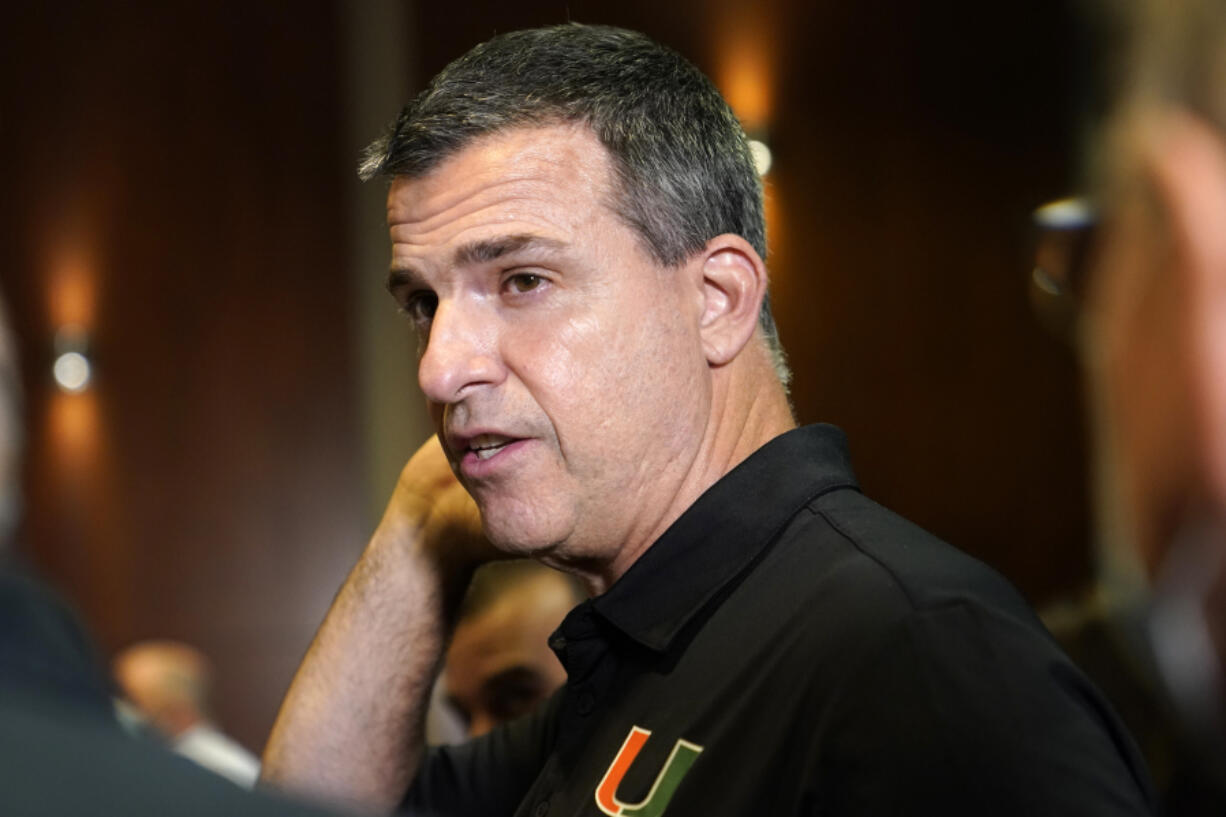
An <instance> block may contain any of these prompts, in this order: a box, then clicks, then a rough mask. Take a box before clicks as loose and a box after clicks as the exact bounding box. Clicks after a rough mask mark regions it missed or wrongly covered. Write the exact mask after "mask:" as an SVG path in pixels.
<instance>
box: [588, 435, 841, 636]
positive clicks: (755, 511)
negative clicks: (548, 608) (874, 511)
mask: <svg viewBox="0 0 1226 817" xmlns="http://www.w3.org/2000/svg"><path fill="white" fill-rule="evenodd" d="M858 487H859V486H858V485H857V484H856V479H855V476H854V474H853V473H852V470H851V460H850V458H849V456H848V453H847V440H846V437H845V436H844V435H843V432H842V431H840V430H839V429H837V428H835V427H834V426H831V425H813V426H806V427H804V428H797V429H793V430H792V431H789V432H787V433H785V434H781V435H779V436H778V437H776V438H774V439H773V440H771V441H770V442H768V443H767V444H766V445H764V446H762V447H761V448H759V449H758V450H757V451H755V452H754V453H753V454H751V455H750V456H749V458H748V459H746V460H745V461H744V462H742V463H740V464H739V465H737V466H736V467H735V468H734V469H732V470H731V471H730V472H728V473H727V474H726V475H725V476H724V477H723V478H722V479H720V480H719V481H718V482H717V483H715V484H714V485H712V486H711V487H710V488H708V489H707V491H706V492H705V493H704V494H703V495H702V496H700V497H699V498H698V500H697V501H696V502H695V503H694V504H693V505H691V506H690V507H689V508H688V509H687V510H686V511H685V513H683V514H682V515H681V516H680V517H679V518H678V519H677V521H676V522H674V523H673V524H672V525H671V526H670V527H669V529H668V530H667V531H665V532H664V535H663V536H661V537H660V538H659V539H657V540H656V542H655V543H654V544H653V545H652V546H651V547H650V548H648V549H647V551H646V552H645V553H643V555H642V556H640V557H639V559H638V561H636V562H635V563H634V564H633V565H631V566H630V569H629V570H627V571H626V572H625V574H624V575H623V576H622V577H621V578H620V579H619V580H618V581H617V582H616V583H614V585H613V586H612V587H611V588H609V590H608V591H607V592H606V593H604V595H602V596H600V597H598V598H596V599H594V600H593V602H592V606H593V607H594V609H595V611H596V612H597V613H598V614H599V615H600V617H602V618H604V619H605V620H606V621H608V622H609V623H610V624H612V625H613V626H614V627H616V628H617V629H618V630H621V631H622V632H623V633H625V634H626V635H627V636H629V637H630V638H631V639H633V640H634V641H636V642H638V643H639V644H642V645H643V646H645V647H647V648H649V649H652V650H655V651H659V652H662V651H664V650H666V649H668V647H669V645H670V644H671V643H672V641H673V639H674V638H675V637H676V635H677V633H678V632H680V630H681V629H682V628H683V627H684V626H685V625H686V624H687V623H688V622H689V621H690V620H691V619H692V618H693V617H694V616H695V615H696V614H697V613H698V611H699V610H701V609H702V608H703V607H704V606H705V605H706V604H707V603H708V602H709V601H710V600H711V599H712V598H714V597H715V596H716V595H717V594H718V593H719V592H720V590H721V589H722V588H723V587H724V586H725V585H727V584H728V583H729V582H731V581H732V580H733V579H734V578H736V577H737V576H738V575H739V574H740V573H741V572H742V571H743V570H744V569H745V568H746V567H748V566H749V564H750V563H751V562H753V561H754V560H755V559H756V558H757V557H758V555H759V554H761V553H762V552H763V551H764V550H765V549H766V547H767V546H768V545H770V544H771V543H772V542H774V541H775V539H776V537H777V536H778V535H779V533H780V531H782V529H783V527H784V525H786V524H787V522H788V520H790V519H791V518H792V517H793V516H794V515H795V514H796V512H797V511H798V510H800V508H802V507H804V506H805V505H806V504H808V503H809V502H811V501H812V500H813V499H814V498H816V497H817V496H819V495H820V494H823V493H826V492H827V491H831V490H834V489H836V488H855V489H858Z"/></svg>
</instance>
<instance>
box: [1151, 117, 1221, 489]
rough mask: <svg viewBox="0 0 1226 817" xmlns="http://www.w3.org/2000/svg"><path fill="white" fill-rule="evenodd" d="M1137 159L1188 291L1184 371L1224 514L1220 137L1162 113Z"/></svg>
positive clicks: (1207, 469) (1194, 121) (1206, 465)
mask: <svg viewBox="0 0 1226 817" xmlns="http://www.w3.org/2000/svg"><path fill="white" fill-rule="evenodd" d="M1143 153H1144V156H1143V159H1144V161H1145V164H1146V165H1147V168H1148V170H1149V175H1150V177H1151V179H1152V181H1153V183H1154V189H1155V191H1156V195H1157V197H1158V200H1159V205H1160V207H1161V208H1162V210H1163V213H1164V215H1165V217H1166V221H1167V228H1168V233H1169V236H1168V237H1169V240H1170V242H1171V255H1170V263H1171V265H1172V266H1173V267H1174V269H1170V270H1168V272H1169V273H1171V274H1172V275H1180V276H1183V279H1184V283H1186V285H1187V292H1188V304H1187V315H1188V324H1187V331H1188V333H1189V334H1188V335H1187V338H1188V341H1189V347H1188V352H1189V357H1190V360H1189V361H1188V363H1189V366H1188V371H1189V374H1190V377H1191V380H1192V382H1191V393H1192V400H1193V401H1194V405H1193V406H1192V408H1193V411H1194V415H1193V416H1194V417H1195V421H1194V422H1195V423H1196V428H1195V429H1194V430H1195V432H1196V437H1195V439H1197V440H1199V441H1200V443H1201V445H1200V451H1201V456H1203V457H1204V461H1203V463H1202V468H1203V478H1204V479H1205V481H1206V485H1205V486H1204V487H1205V489H1206V490H1207V491H1208V492H1209V493H1210V497H1209V499H1210V500H1211V501H1213V502H1214V503H1216V504H1218V505H1219V506H1220V507H1223V508H1226V136H1223V134H1221V133H1220V132H1218V131H1217V130H1215V129H1214V128H1212V127H1211V126H1210V125H1209V124H1208V123H1206V122H1205V121H1203V120H1202V119H1200V118H1199V117H1196V116H1193V115H1191V114H1188V113H1171V114H1164V115H1163V116H1162V118H1161V119H1160V120H1159V121H1158V122H1157V123H1156V124H1155V125H1154V127H1153V128H1152V129H1151V130H1149V131H1148V132H1147V133H1146V134H1145V139H1144V147H1143Z"/></svg>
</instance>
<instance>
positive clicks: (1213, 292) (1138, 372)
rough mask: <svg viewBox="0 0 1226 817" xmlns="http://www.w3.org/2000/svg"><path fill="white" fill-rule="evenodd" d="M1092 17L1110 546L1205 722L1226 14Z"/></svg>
mask: <svg viewBox="0 0 1226 817" xmlns="http://www.w3.org/2000/svg"><path fill="white" fill-rule="evenodd" d="M1096 11H1097V12H1098V14H1099V19H1101V20H1102V21H1105V23H1106V24H1107V28H1108V31H1107V39H1108V40H1109V41H1110V42H1114V43H1116V44H1118V47H1117V48H1114V49H1112V50H1111V51H1110V53H1109V57H1108V60H1107V63H1106V64H1107V73H1106V77H1105V79H1106V81H1105V82H1104V83H1103V87H1104V88H1105V89H1108V96H1107V102H1108V104H1107V105H1106V106H1105V114H1106V115H1105V116H1104V117H1103V118H1102V121H1101V122H1100V123H1099V125H1098V127H1096V128H1095V129H1094V142H1093V150H1092V151H1091V156H1092V160H1091V168H1090V170H1091V177H1092V179H1091V181H1092V184H1091V187H1092V189H1093V200H1094V202H1095V204H1096V209H1097V211H1098V223H1097V227H1096V231H1095V236H1094V241H1093V243H1092V250H1091V251H1090V252H1089V254H1088V255H1087V268H1086V274H1085V276H1084V281H1083V282H1082V283H1083V285H1082V286H1081V287H1080V290H1081V296H1082V302H1081V321H1080V341H1081V347H1082V351H1083V357H1084V360H1085V362H1086V366H1087V369H1088V372H1089V376H1090V378H1089V379H1090V399H1091V406H1092V411H1093V413H1094V419H1095V421H1096V423H1095V428H1096V434H1097V435H1098V437H1099V439H1098V443H1099V445H1098V450H1099V458H1100V468H1099V477H1100V479H1101V480H1102V481H1103V483H1104V485H1105V486H1106V487H1107V490H1106V491H1104V496H1106V497H1107V498H1108V499H1107V502H1106V503H1105V504H1106V507H1107V508H1108V509H1109V512H1108V513H1107V514H1106V516H1105V522H1106V525H1105V527H1106V528H1107V531H1108V532H1107V533H1106V535H1107V536H1108V537H1109V538H1110V539H1111V540H1112V542H1113V544H1115V545H1116V546H1118V547H1120V548H1122V549H1123V550H1124V551H1126V552H1129V553H1132V554H1135V556H1136V557H1137V559H1138V561H1139V564H1140V566H1141V567H1142V568H1143V570H1144V572H1145V573H1146V575H1147V576H1148V578H1149V580H1150V582H1151V583H1152V585H1153V587H1154V592H1155V613H1154V616H1153V621H1154V626H1155V628H1156V630H1155V632H1154V633H1153V634H1152V635H1153V642H1154V647H1155V651H1156V652H1158V653H1159V659H1160V663H1161V664H1163V665H1164V667H1163V668H1164V672H1165V674H1166V675H1167V680H1168V682H1170V683H1171V685H1172V687H1173V691H1174V692H1175V693H1176V694H1177V696H1178V697H1180V698H1182V699H1183V701H1184V702H1185V703H1190V704H1191V705H1192V706H1193V707H1194V708H1196V709H1200V710H1202V711H1204V712H1206V713H1207V712H1209V711H1218V710H1220V709H1221V703H1222V696H1221V685H1220V682H1219V681H1218V680H1217V679H1218V678H1220V676H1221V671H1220V659H1219V658H1217V656H1220V655H1226V638H1224V633H1226V605H1223V604H1222V602H1221V598H1222V596H1223V595H1224V594H1223V586H1224V585H1226V582H1223V579H1222V576H1223V569H1222V563H1223V560H1222V555H1223V552H1224V551H1226V3H1223V2H1221V0H1141V2H1133V3H1110V4H1103V5H1101V6H1099V7H1096ZM1164 653H1165V655H1164Z"/></svg>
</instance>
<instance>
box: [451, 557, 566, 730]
mask: <svg viewBox="0 0 1226 817" xmlns="http://www.w3.org/2000/svg"><path fill="white" fill-rule="evenodd" d="M584 598H585V596H584V595H583V592H582V590H581V589H580V588H579V586H578V584H577V583H576V582H575V581H574V579H573V578H571V577H570V576H568V575H566V574H564V573H560V572H558V571H556V570H553V569H551V568H547V567H545V566H544V565H542V564H540V563H539V562H533V561H527V560H517V561H511V562H491V563H490V564H487V565H484V566H482V567H481V569H480V570H478V571H476V573H475V574H474V576H473V581H472V584H471V585H469V588H468V592H467V594H466V595H465V598H464V602H463V603H462V604H461V606H460V612H459V621H458V622H457V623H456V628H455V632H454V633H453V634H452V637H451V644H450V646H448V648H447V655H446V658H445V660H444V662H443V673H442V675H441V676H440V678H439V683H440V684H441V687H442V691H443V699H444V700H445V701H446V703H447V706H449V707H450V709H451V710H452V711H454V712H456V713H457V714H458V715H459V718H460V720H461V722H462V724H463V730H464V734H465V735H466V736H467V737H478V736H480V735H484V734H485V733H486V732H488V731H490V730H491V729H493V728H494V727H495V726H497V725H498V724H501V723H506V722H507V721H510V720H513V719H515V718H517V717H520V716H521V715H526V714H528V713H529V712H531V711H532V710H533V709H535V708H536V707H537V706H538V705H540V704H541V703H543V702H544V701H545V700H546V699H547V698H549V696H550V695H552V694H553V693H554V692H556V691H557V690H558V688H559V687H561V686H562V684H563V683H565V682H566V670H565V669H563V668H562V664H561V662H559V661H558V657H557V656H556V655H554V654H553V651H552V650H550V649H549V636H550V634H551V633H552V632H553V631H554V630H555V629H557V627H558V625H559V624H561V623H562V619H563V618H564V617H565V616H566V614H567V613H569V612H570V611H571V609H572V608H573V607H574V606H575V605H577V604H579V603H580V602H581V601H583V599H584ZM436 742H441V741H436Z"/></svg>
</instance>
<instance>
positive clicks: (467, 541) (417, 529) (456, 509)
mask: <svg viewBox="0 0 1226 817" xmlns="http://www.w3.org/2000/svg"><path fill="white" fill-rule="evenodd" d="M385 536H387V537H395V538H399V539H403V540H406V543H407V542H409V541H411V542H412V544H413V545H414V546H417V547H420V548H421V549H422V550H423V551H424V552H425V553H427V554H429V555H431V556H432V557H433V558H435V559H437V560H438V561H439V563H440V565H441V566H444V567H445V568H446V569H448V570H451V571H455V572H460V573H464V574H466V573H468V572H470V571H471V570H472V569H474V568H476V567H477V566H478V565H481V564H483V563H485V562H488V561H492V560H494V559H499V558H505V556H504V555H503V554H501V553H499V552H498V551H497V550H495V549H494V548H493V546H492V545H490V543H489V542H488V541H487V540H486V538H485V536H484V534H482V532H481V514H480V512H479V511H478V510H477V505H476V503H475V502H473V500H472V497H470V496H469V495H468V492H467V491H466V490H464V486H463V485H461V484H460V482H459V480H457V479H456V478H455V474H454V473H452V471H451V466H450V465H449V464H448V463H447V456H446V454H444V453H443V447H442V446H441V445H440V444H439V441H438V437H437V435H436V436H432V437H431V438H430V439H429V440H427V441H426V443H425V445H423V446H422V447H421V448H419V449H418V450H417V453H416V454H414V455H413V457H412V459H410V460H409V462H408V464H407V465H405V467H404V470H402V471H401V472H400V479H399V480H398V481H397V482H396V489H395V491H394V492H393V493H392V498H391V500H390V501H389V502H388V504H387V510H386V511H384V513H383V520H382V522H380V523H379V530H378V531H377V532H376V534H375V538H376V539H379V538H381V537H385Z"/></svg>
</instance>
